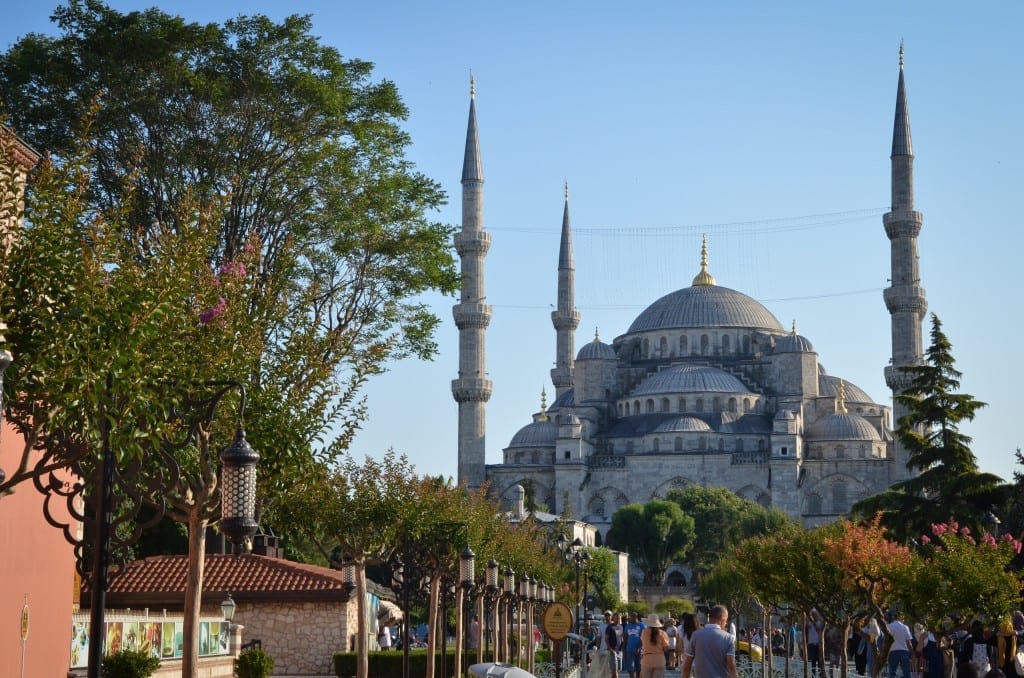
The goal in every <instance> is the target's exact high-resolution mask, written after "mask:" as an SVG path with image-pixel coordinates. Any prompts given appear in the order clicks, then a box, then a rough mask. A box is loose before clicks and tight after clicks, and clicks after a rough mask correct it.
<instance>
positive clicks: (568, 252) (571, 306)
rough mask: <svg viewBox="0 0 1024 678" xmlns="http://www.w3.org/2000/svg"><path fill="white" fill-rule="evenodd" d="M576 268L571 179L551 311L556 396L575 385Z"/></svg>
mask: <svg viewBox="0 0 1024 678" xmlns="http://www.w3.org/2000/svg"><path fill="white" fill-rule="evenodd" d="M575 275H576V267H575V264H574V263H573V258H572V229H570V227H569V182H568V181H566V182H565V209H564V210H563V211H562V242H561V244H560V245H559V247H558V307H557V308H556V309H555V310H554V311H552V312H551V324H552V325H554V326H555V335H556V337H557V339H556V343H555V367H554V369H553V370H551V383H552V384H554V385H555V398H556V399H557V398H558V397H559V396H561V395H562V394H563V393H565V392H566V391H568V390H569V389H570V388H572V367H573V364H572V363H573V357H574V356H575V355H576V351H575V350H574V349H573V346H574V344H575V341H574V339H575V336H576V328H577V327H579V326H580V314H579V311H577V310H576V302H575V295H576V292H575Z"/></svg>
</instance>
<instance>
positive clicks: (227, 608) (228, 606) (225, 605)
mask: <svg viewBox="0 0 1024 678" xmlns="http://www.w3.org/2000/svg"><path fill="white" fill-rule="evenodd" d="M220 611H221V613H222V614H223V615H224V621H226V622H227V623H228V630H229V631H230V630H231V622H232V621H234V619H235V601H234V600H233V599H232V598H231V594H230V593H229V594H228V597H227V598H225V599H224V602H222V603H221V604H220Z"/></svg>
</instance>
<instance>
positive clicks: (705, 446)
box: [697, 436, 708, 450]
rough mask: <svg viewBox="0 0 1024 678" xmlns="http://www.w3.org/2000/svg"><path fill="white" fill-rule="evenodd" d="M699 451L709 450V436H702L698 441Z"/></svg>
mask: <svg viewBox="0 0 1024 678" xmlns="http://www.w3.org/2000/svg"><path fill="white" fill-rule="evenodd" d="M697 449H698V450H706V449H708V438H707V436H701V437H700V439H699V440H697Z"/></svg>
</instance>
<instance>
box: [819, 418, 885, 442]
mask: <svg viewBox="0 0 1024 678" xmlns="http://www.w3.org/2000/svg"><path fill="white" fill-rule="evenodd" d="M807 433H808V437H810V438H813V439H815V440H881V439H882V438H881V436H879V435H878V431H876V430H875V427H874V426H872V425H871V424H870V423H868V420H867V419H865V418H864V417H860V416H857V415H856V414H842V413H839V412H837V413H835V414H830V415H828V416H827V417H822V418H821V419H819V420H818V421H816V422H814V423H813V424H811V426H810V428H809V430H808V432H807Z"/></svg>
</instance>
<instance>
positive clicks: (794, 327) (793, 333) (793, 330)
mask: <svg viewBox="0 0 1024 678" xmlns="http://www.w3.org/2000/svg"><path fill="white" fill-rule="evenodd" d="M790 334H792V335H793V336H794V337H795V336H796V318H793V329H792V331H791V332H790Z"/></svg>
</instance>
